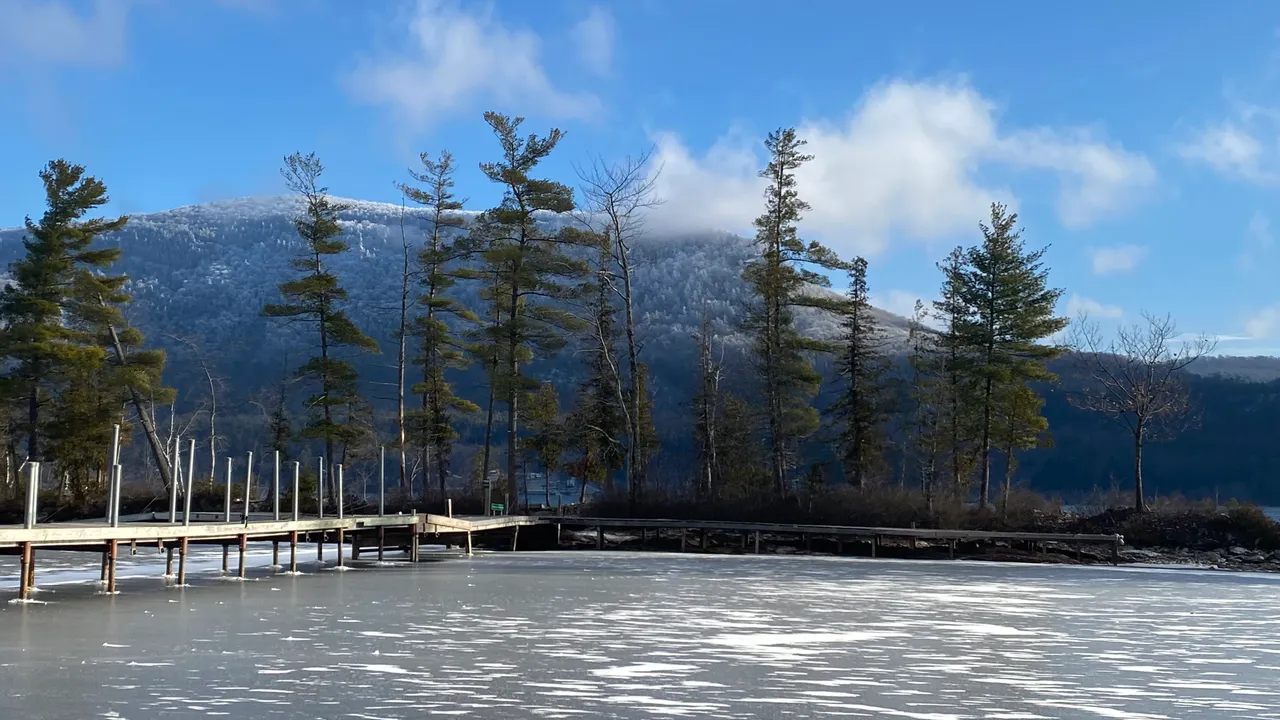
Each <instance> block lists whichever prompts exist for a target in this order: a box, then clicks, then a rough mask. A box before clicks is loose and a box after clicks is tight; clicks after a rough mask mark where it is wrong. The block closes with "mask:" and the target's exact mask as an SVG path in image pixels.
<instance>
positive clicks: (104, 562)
mask: <svg viewBox="0 0 1280 720" xmlns="http://www.w3.org/2000/svg"><path fill="white" fill-rule="evenodd" d="M106 581H107V551H106V549H105V548H104V549H103V551H102V573H101V574H100V575H99V576H98V582H101V583H105V582H106Z"/></svg>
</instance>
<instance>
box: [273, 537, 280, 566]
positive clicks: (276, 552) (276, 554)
mask: <svg viewBox="0 0 1280 720" xmlns="http://www.w3.org/2000/svg"><path fill="white" fill-rule="evenodd" d="M271 567H272V569H275V568H278V567H280V541H279V540H272V541H271Z"/></svg>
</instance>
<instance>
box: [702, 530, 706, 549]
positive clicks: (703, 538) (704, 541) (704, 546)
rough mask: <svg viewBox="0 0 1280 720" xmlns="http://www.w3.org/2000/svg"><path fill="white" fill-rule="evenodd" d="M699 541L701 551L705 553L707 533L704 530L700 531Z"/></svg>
mask: <svg viewBox="0 0 1280 720" xmlns="http://www.w3.org/2000/svg"><path fill="white" fill-rule="evenodd" d="M701 540H702V551H703V552H706V551H707V531H706V530H703V531H702V538H701Z"/></svg>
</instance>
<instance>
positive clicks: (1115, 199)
mask: <svg viewBox="0 0 1280 720" xmlns="http://www.w3.org/2000/svg"><path fill="white" fill-rule="evenodd" d="M997 120H998V118H997V112H996V108H995V105H994V104H993V103H992V102H991V101H989V100H987V99H986V98H984V97H983V96H982V95H980V94H979V93H978V92H977V91H976V90H974V89H973V88H972V87H971V86H969V85H968V84H967V83H964V82H953V83H947V82H921V83H911V82H906V81H894V82H887V83H882V84H880V85H878V86H876V87H875V88H873V89H872V90H870V91H869V92H868V93H867V94H866V95H865V96H864V97H863V98H862V100H861V102H860V103H859V104H858V106H857V107H856V108H855V110H854V112H853V113H852V114H851V115H850V116H849V117H848V118H847V119H845V120H842V121H839V122H831V121H806V122H803V123H801V124H800V125H799V127H798V128H797V131H798V132H799V134H800V135H801V137H803V138H805V139H807V140H808V142H809V144H808V146H807V148H806V151H807V152H809V153H810V154H812V155H814V158H815V159H814V160H813V161H812V162H810V163H807V164H806V165H805V166H804V167H802V168H801V170H800V171H799V172H798V177H799V181H800V192H801V195H802V196H803V197H804V199H805V200H807V201H808V202H809V203H810V204H811V205H812V206H813V209H812V210H811V211H810V212H809V213H808V214H807V216H806V218H805V220H804V228H805V230H806V232H812V233H816V234H817V235H819V236H821V237H822V238H823V239H824V240H825V241H826V242H827V243H829V244H831V245H833V246H834V247H836V248H837V249H839V250H840V251H842V252H844V253H853V252H861V253H865V254H874V253H876V252H879V251H882V250H884V249H885V247H886V246H887V244H888V242H889V237H890V236H891V235H892V236H898V237H902V238H904V239H908V240H930V239H933V238H937V237H941V236H946V235H949V234H953V233H957V232H963V231H972V230H974V229H975V228H976V226H977V223H978V221H979V220H981V219H982V218H983V217H985V216H986V213H987V208H988V205H989V204H990V203H991V202H992V201H1005V202H1010V203H1012V202H1013V201H1014V200H1015V198H1013V195H1012V193H1011V192H1010V191H1009V190H1007V189H1005V188H1003V187H1001V186H1000V185H997V184H993V183H991V182H990V181H983V180H980V179H979V177H980V176H985V175H986V173H985V172H983V171H985V170H986V169H987V168H988V167H990V166H1003V167H1005V168H1008V169H1024V170H1040V171H1047V172H1049V173H1052V174H1054V175H1056V176H1057V177H1058V178H1059V180H1060V183H1061V185H1060V192H1059V196H1058V210H1059V215H1060V217H1061V219H1062V222H1063V223H1064V224H1067V225H1070V226H1073V227H1079V226H1083V225H1086V224H1088V223H1091V222H1094V221H1096V220H1097V219H1098V218H1100V217H1102V216H1105V215H1107V214H1110V213H1113V212H1116V211H1118V210H1119V209H1121V207H1123V206H1124V205H1126V204H1127V203H1130V202H1133V201H1134V200H1135V199H1137V197H1138V196H1139V195H1140V194H1141V192H1142V191H1143V190H1144V189H1145V188H1147V187H1148V186H1150V185H1151V184H1152V183H1154V181H1155V171H1154V170H1153V169H1152V167H1151V165H1150V163H1148V162H1147V160H1146V159H1145V158H1144V157H1142V156H1141V155H1136V154H1133V153H1130V152H1128V151H1126V150H1124V149H1123V148H1120V147H1118V146H1115V145H1113V144H1108V143H1106V142H1104V141H1102V140H1099V139H1096V138H1094V137H1092V136H1091V135H1090V134H1089V133H1087V132H1085V131H1082V130H1075V131H1070V132H1065V133H1063V132H1057V131H1054V130H1050V129H1044V128H1041V129H1033V130H1003V129H1002V128H1000V127H999V126H998V122H997ZM654 140H655V143H656V144H657V148H658V153H657V159H658V160H659V161H660V162H661V163H662V167H663V170H662V175H661V176H660V178H659V183H658V191H659V193H660V195H661V196H662V197H663V198H664V199H665V201H666V202H665V205H664V206H663V207H662V209H661V211H660V212H659V214H658V216H657V217H656V218H655V220H656V221H658V222H660V223H663V224H666V225H669V226H673V227H676V228H690V227H707V226H709V225H710V226H717V227H721V228H724V229H729V230H746V229H748V228H749V227H750V224H751V220H752V218H753V217H755V216H756V215H757V214H759V212H760V211H761V209H762V202H761V195H762V193H763V190H764V186H765V181H764V180H762V179H759V178H757V177H756V173H757V172H758V170H759V169H760V167H761V166H762V162H763V161H762V158H761V157H760V155H759V153H758V150H759V148H760V138H759V137H749V138H748V137H745V136H744V133H742V132H741V131H740V130H731V131H730V133H729V134H727V135H726V136H724V137H722V138H721V139H720V140H718V141H717V142H716V143H715V144H714V145H713V146H712V147H711V148H710V149H709V150H708V151H707V152H706V154H704V155H703V156H701V157H698V156H695V155H694V154H693V153H692V152H690V150H689V149H688V148H687V147H685V145H684V144H683V143H682V142H681V140H680V138H679V137H678V136H677V135H675V134H674V133H658V134H656V135H655V137H654Z"/></svg>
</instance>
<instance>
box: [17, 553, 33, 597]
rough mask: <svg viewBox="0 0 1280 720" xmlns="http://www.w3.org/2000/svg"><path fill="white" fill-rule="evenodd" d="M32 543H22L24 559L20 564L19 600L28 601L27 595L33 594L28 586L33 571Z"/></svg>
mask: <svg viewBox="0 0 1280 720" xmlns="http://www.w3.org/2000/svg"><path fill="white" fill-rule="evenodd" d="M31 555H32V552H31V543H29V542H24V543H22V559H21V560H20V561H19V562H18V599H19V600H26V599H27V595H28V594H30V592H31V586H30V585H28V584H27V580H28V579H29V578H30V569H31Z"/></svg>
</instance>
